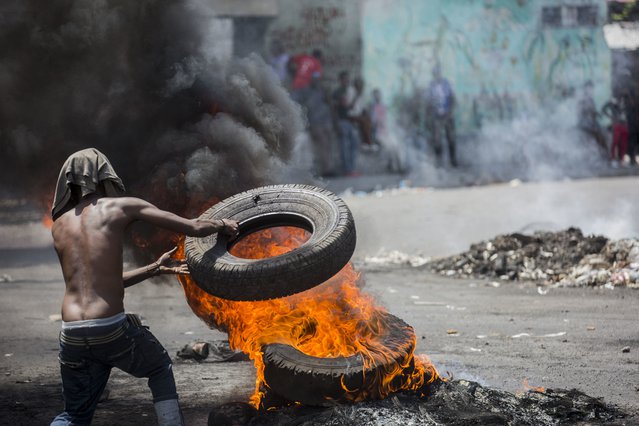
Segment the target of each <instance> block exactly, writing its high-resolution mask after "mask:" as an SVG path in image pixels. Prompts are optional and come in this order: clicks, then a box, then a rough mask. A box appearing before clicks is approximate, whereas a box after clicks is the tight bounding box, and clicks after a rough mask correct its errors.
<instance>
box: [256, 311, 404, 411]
mask: <svg viewBox="0 0 639 426" xmlns="http://www.w3.org/2000/svg"><path fill="white" fill-rule="evenodd" d="M385 315H386V316H387V318H386V323H387V333H386V334H385V335H384V336H383V337H382V345H383V346H385V347H387V348H389V349H391V350H392V353H394V354H396V356H395V357H394V358H393V359H392V360H390V361H386V362H384V361H382V360H377V361H378V362H377V363H376V365H375V367H373V368H372V369H365V368H364V358H363V357H362V355H360V354H356V355H352V356H349V357H336V358H318V357H314V356H309V355H306V354H304V353H302V352H300V351H299V350H297V349H295V348H294V347H292V346H290V345H284V344H281V343H272V344H269V345H265V346H264V347H263V348H262V350H263V352H264V356H263V359H264V380H265V382H266V385H267V386H268V388H269V389H270V390H272V391H273V392H275V393H276V394H277V395H278V396H280V397H283V398H285V399H287V400H289V401H296V402H301V403H302V404H305V405H314V406H331V405H334V404H336V403H347V402H352V400H353V398H352V396H351V398H349V396H348V395H347V392H346V391H345V390H344V389H343V388H342V386H341V384H342V383H344V385H345V386H346V387H347V388H348V389H350V390H358V389H361V388H362V385H363V384H365V383H370V381H371V380H375V379H376V377H378V376H377V373H378V372H379V371H380V370H381V369H383V368H384V367H386V366H389V364H392V363H395V364H397V363H400V362H402V361H403V360H405V359H406V358H407V357H408V356H409V355H410V354H412V353H413V351H414V349H415V333H414V331H413V328H412V327H411V326H409V325H408V324H406V323H405V322H404V321H402V320H401V319H399V318H397V317H396V316H394V315H391V314H385ZM413 368H414V361H413V359H412V358H411V362H410V365H409V366H408V367H407V369H408V370H405V372H410V371H412V369H413ZM367 398H376V399H379V398H380V396H379V395H376V394H374V393H373V394H370V395H367Z"/></svg>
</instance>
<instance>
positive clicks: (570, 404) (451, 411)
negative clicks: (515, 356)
mask: <svg viewBox="0 0 639 426" xmlns="http://www.w3.org/2000/svg"><path fill="white" fill-rule="evenodd" d="M626 421H627V422H626ZM631 421H634V419H631V418H629V417H628V416H627V414H626V413H623V412H622V411H620V410H618V409H617V408H616V407H613V406H609V405H607V404H605V403H604V402H603V401H601V400H599V399H597V398H593V397H590V396H588V395H586V394H584V393H582V392H580V391H578V390H575V389H572V390H565V389H547V390H544V391H528V392H520V393H515V394H513V393H510V392H506V391H501V390H497V389H491V388H487V387H483V386H481V385H480V384H479V383H475V382H470V381H466V380H449V381H447V382H442V383H440V384H439V385H438V386H434V388H433V389H430V390H429V391H427V395H426V397H425V398H421V397H419V396H418V393H415V392H401V393H397V394H395V395H393V396H391V397H390V398H387V399H385V400H382V401H362V402H359V403H357V404H355V405H338V404H336V405H335V406H333V407H327V408H321V407H309V406H304V405H300V404H294V405H288V406H284V407H279V408H277V409H270V410H264V411H257V410H255V409H254V408H253V407H252V406H250V405H248V404H245V403H227V404H223V405H220V406H217V407H215V408H214V409H213V410H212V411H211V412H210V414H209V421H208V424H209V425H219V424H229V425H231V424H250V425H254V426H258V425H260V426H261V425H274V424H277V425H291V426H292V425H296V426H315V425H323V426H356V425H367V426H368V425H426V426H428V425H433V426H435V425H455V426H475V425H521V426H551V425H552V426H554V425H558V424H562V425H585V424H589V425H595V424H608V425H610V424H631V423H630V422H631Z"/></svg>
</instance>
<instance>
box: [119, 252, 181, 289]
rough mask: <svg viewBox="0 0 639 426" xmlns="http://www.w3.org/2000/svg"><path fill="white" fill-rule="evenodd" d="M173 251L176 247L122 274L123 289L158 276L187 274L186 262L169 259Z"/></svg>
mask: <svg viewBox="0 0 639 426" xmlns="http://www.w3.org/2000/svg"><path fill="white" fill-rule="evenodd" d="M175 250H177V247H174V248H173V250H170V251H167V252H166V253H164V254H163V255H162V256H160V258H159V259H158V260H156V261H155V262H153V263H151V264H149V265H146V266H143V267H141V268H137V269H134V270H132V271H126V272H124V273H123V274H122V282H123V284H124V288H127V287H131V286H132V285H134V284H137V283H139V282H142V281H144V280H146V279H148V278H151V277H155V276H157V275H160V274H188V273H189V267H188V266H187V265H186V260H184V259H180V260H178V259H173V258H172V257H171V256H172V255H173V253H175Z"/></svg>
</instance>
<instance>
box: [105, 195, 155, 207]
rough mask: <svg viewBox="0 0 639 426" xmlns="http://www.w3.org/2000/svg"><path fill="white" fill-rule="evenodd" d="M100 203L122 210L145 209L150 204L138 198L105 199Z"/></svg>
mask: <svg viewBox="0 0 639 426" xmlns="http://www.w3.org/2000/svg"><path fill="white" fill-rule="evenodd" d="M100 201H101V202H102V203H103V204H104V205H105V206H110V207H116V208H121V209H126V208H135V207H145V206H148V205H149V204H150V203H149V202H148V201H145V200H143V199H141V198H137V197H104V198H101V199H100Z"/></svg>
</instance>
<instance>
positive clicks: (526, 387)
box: [518, 379, 546, 393]
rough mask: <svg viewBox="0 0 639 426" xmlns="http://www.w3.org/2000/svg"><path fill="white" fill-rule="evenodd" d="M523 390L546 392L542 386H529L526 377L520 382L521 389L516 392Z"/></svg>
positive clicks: (522, 391)
mask: <svg viewBox="0 0 639 426" xmlns="http://www.w3.org/2000/svg"><path fill="white" fill-rule="evenodd" d="M525 392H542V393H543V392H546V388H545V387H543V386H530V385H529V384H528V379H524V381H523V382H522V389H521V391H519V392H518V393H525Z"/></svg>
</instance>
